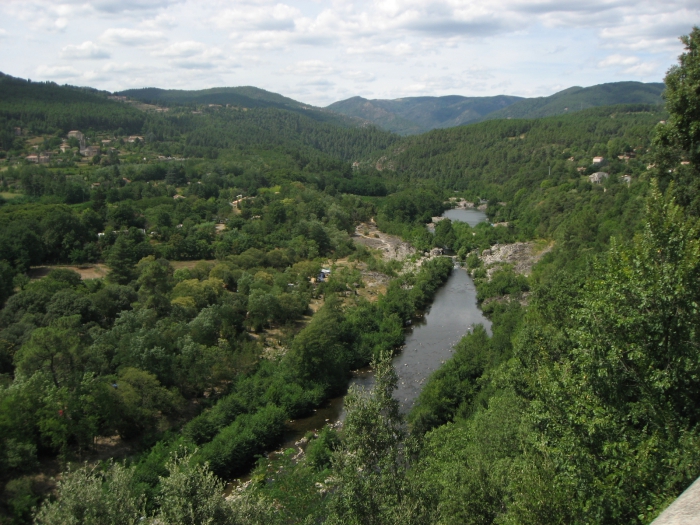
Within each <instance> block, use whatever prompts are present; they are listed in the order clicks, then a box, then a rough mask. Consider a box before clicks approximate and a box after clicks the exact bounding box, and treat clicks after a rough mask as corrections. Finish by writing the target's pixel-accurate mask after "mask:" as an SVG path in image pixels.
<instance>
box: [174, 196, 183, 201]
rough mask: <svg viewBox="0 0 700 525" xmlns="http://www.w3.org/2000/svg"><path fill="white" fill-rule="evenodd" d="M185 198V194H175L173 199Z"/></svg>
mask: <svg viewBox="0 0 700 525" xmlns="http://www.w3.org/2000/svg"><path fill="white" fill-rule="evenodd" d="M184 198H185V196H184V195H173V199H175V200H179V199H184Z"/></svg>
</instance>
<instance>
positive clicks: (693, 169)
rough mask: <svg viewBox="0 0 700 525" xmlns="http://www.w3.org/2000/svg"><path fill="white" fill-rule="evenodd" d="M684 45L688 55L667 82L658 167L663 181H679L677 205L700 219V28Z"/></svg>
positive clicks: (658, 131) (671, 73)
mask: <svg viewBox="0 0 700 525" xmlns="http://www.w3.org/2000/svg"><path fill="white" fill-rule="evenodd" d="M681 42H683V45H684V46H685V52H684V53H682V54H681V55H680V56H679V57H678V65H676V66H673V67H672V68H671V69H670V70H669V71H668V74H667V75H666V78H665V79H664V82H665V83H666V91H665V92H664V98H665V99H666V109H667V110H668V112H669V113H670V117H669V119H668V121H667V122H666V123H665V124H660V125H659V127H658V128H657V135H656V144H657V148H656V152H657V162H656V163H657V169H658V171H659V175H660V176H661V177H663V179H666V180H670V179H673V180H675V181H676V189H675V192H674V193H675V195H676V198H677V200H678V203H679V204H681V205H682V206H685V207H687V208H688V209H689V211H691V212H692V213H694V214H695V215H700V170H699V168H700V28H698V27H697V26H696V27H693V30H692V31H691V33H690V34H689V35H685V36H682V37H681ZM663 179H662V180H663Z"/></svg>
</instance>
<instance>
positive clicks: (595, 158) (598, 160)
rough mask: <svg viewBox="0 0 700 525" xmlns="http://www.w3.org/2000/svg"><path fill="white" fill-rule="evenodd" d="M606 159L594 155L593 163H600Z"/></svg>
mask: <svg viewBox="0 0 700 525" xmlns="http://www.w3.org/2000/svg"><path fill="white" fill-rule="evenodd" d="M604 160H605V158H604V157H593V162H592V164H600V163H601V162H603V161H604Z"/></svg>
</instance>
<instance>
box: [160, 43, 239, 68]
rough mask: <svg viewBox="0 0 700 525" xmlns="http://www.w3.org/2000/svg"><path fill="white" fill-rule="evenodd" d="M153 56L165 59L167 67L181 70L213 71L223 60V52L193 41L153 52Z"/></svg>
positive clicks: (175, 44)
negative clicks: (166, 59)
mask: <svg viewBox="0 0 700 525" xmlns="http://www.w3.org/2000/svg"><path fill="white" fill-rule="evenodd" d="M153 55H154V56H162V57H167V58H169V59H170V60H168V64H169V65H171V66H173V67H177V68H182V69H214V68H216V67H217V66H218V65H219V64H220V63H221V62H222V60H223V59H224V54H223V51H222V50H221V49H219V48H218V47H208V46H207V45H206V44H203V43H202V42H195V41H193V40H188V41H184V42H176V43H174V44H171V45H170V46H168V47H166V48H165V49H162V50H159V51H154V52H153ZM234 67H235V66H234Z"/></svg>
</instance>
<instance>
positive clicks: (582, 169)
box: [576, 167, 586, 173]
mask: <svg viewBox="0 0 700 525" xmlns="http://www.w3.org/2000/svg"><path fill="white" fill-rule="evenodd" d="M576 171H578V172H579V173H583V172H584V171H586V168H581V167H579V168H576Z"/></svg>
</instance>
